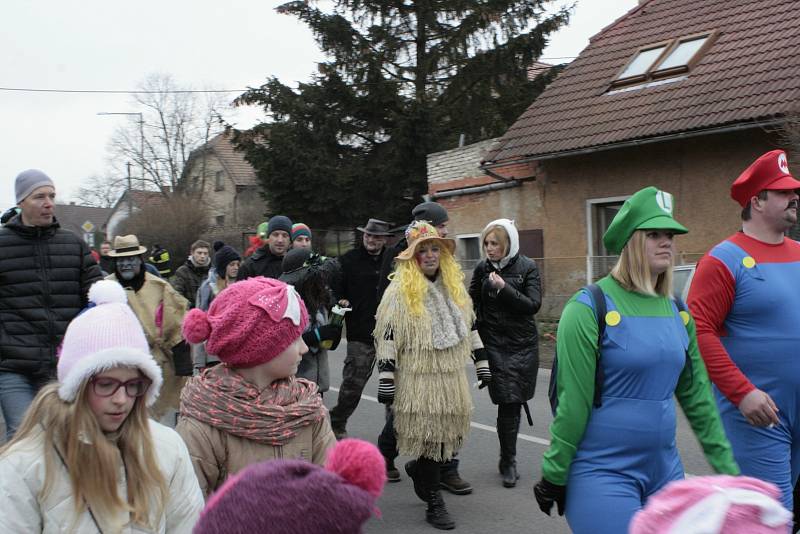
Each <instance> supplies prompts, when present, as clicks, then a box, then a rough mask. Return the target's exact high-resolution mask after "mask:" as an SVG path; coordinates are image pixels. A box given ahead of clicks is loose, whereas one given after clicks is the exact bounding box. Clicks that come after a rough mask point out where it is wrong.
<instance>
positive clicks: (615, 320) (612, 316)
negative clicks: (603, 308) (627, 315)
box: [606, 311, 622, 326]
mask: <svg viewBox="0 0 800 534" xmlns="http://www.w3.org/2000/svg"><path fill="white" fill-rule="evenodd" d="M621 320H622V316H621V315H620V314H619V312H618V311H610V312H608V313H607V314H606V324H607V325H608V326H617V325H618V324H619V322H620V321H621Z"/></svg>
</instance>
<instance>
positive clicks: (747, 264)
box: [742, 256, 756, 269]
mask: <svg viewBox="0 0 800 534" xmlns="http://www.w3.org/2000/svg"><path fill="white" fill-rule="evenodd" d="M742 265H744V266H745V267H747V268H748V269H752V268H753V267H755V266H756V260H754V259H753V258H752V257H751V256H745V257H744V258H742Z"/></svg>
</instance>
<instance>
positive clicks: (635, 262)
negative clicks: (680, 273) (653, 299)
mask: <svg viewBox="0 0 800 534" xmlns="http://www.w3.org/2000/svg"><path fill="white" fill-rule="evenodd" d="M648 231H649V230H636V231H635V232H633V234H632V235H631V237H630V239H628V242H627V243H626V244H625V247H623V249H622V253H621V254H620V256H619V260H617V264H616V265H614V268H613V269H611V276H613V277H614V279H615V280H616V281H617V282H619V284H620V285H621V286H622V287H624V288H625V289H627V290H628V291H635V292H637V293H642V294H644V295H651V296H662V297H672V266H673V265H674V262H675V259H674V256H673V259H672V260H671V261H670V266H669V268H668V269H667V270H666V271H664V272H663V273H661V274H660V275H658V278H656V283H655V285H653V279H652V274H651V273H650V263H649V262H648V261H647V252H646V250H647V249H646V246H647V245H646V243H647V232H648Z"/></svg>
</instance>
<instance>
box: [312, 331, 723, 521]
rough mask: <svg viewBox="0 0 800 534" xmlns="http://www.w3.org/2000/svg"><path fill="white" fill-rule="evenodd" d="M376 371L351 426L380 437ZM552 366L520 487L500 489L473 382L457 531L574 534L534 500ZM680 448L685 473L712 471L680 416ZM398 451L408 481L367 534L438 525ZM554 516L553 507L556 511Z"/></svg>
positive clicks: (450, 501) (521, 452) (455, 503)
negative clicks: (468, 489) (465, 489)
mask: <svg viewBox="0 0 800 534" xmlns="http://www.w3.org/2000/svg"><path fill="white" fill-rule="evenodd" d="M344 356H345V342H342V344H341V345H340V346H339V348H338V349H337V350H336V351H333V352H331V354H330V367H331V385H332V388H331V391H329V392H328V393H326V394H325V404H326V405H327V406H328V407H329V408H330V407H332V406H334V405H335V404H336V396H337V393H338V387H339V385H340V383H341V377H342V372H341V369H342V363H343V361H344ZM467 373H468V375H467V376H468V377H469V379H470V382H474V381H475V371H474V369H472V368H471V366H468V367H467ZM376 375H377V373H373V376H372V378H371V379H370V382H369V384H367V387H366V388H365V390H364V395H363V396H362V399H361V402H360V403H359V405H358V409H357V410H356V412H355V413H354V414H353V416H352V417H351V418H350V420H349V421H348V424H347V431H348V434H349V435H350V436H351V437H357V438H361V439H365V440H367V441H371V442H373V443H377V438H378V434H379V433H380V430H381V428H382V427H383V419H384V408H383V405H381V404H378V402H377V398H376V396H377V382H378V381H377V376H376ZM549 378H550V372H549V370H546V369H543V370H540V372H539V376H538V380H537V386H536V396H535V397H534V399H533V401H532V402H531V403H529V405H530V407H531V415H532V416H533V427H529V426H528V425H527V423H526V422H524V415H523V423H522V425H523V426H522V427H521V428H520V435H519V440H518V442H517V463H518V469H519V471H520V476H521V478H520V480H519V482H518V484H517V487H516V488H512V489H508V488H504V487H502V485H501V483H500V475H499V474H498V472H497V460H498V454H499V452H498V451H499V447H498V443H497V434H496V430H495V419H496V416H497V412H496V407H495V406H494V405H493V404H492V403H491V401H490V400H489V395H488V393H487V392H486V391H484V390H479V389H477V388H473V389H472V392H473V403H474V405H475V412H474V414H473V417H472V431H471V433H470V435H469V437H468V438H467V440H466V444H465V446H464V448H463V449H462V451H461V453H460V454H459V458H460V460H461V465H460V467H459V470H460V472H461V476H462V477H463V478H464V479H465V480H468V481H469V482H470V483H471V484H472V486H473V487H474V491H473V493H472V494H471V495H463V496H459V495H452V494H450V493H448V492H443V493H442V495H443V496H444V499H445V502H446V504H447V508H448V510H449V511H450V514H451V515H452V516H453V518H454V520H455V522H456V531H457V532H462V533H476V534H477V533H481V534H485V533H487V532H491V533H493V534H504V533H518V532H519V533H521V532H532V533H542V534H561V533H567V532H569V528H568V527H567V523H566V520H564V518H563V517H557V516H556V517H548V516H546V515H544V514H543V513H542V512H541V511H540V510H539V508H538V506H537V505H536V501H535V500H534V498H533V491H532V487H533V484H534V483H535V481H537V480H538V479H539V476H540V474H541V458H542V454H543V453H544V451H545V450H546V448H547V445H548V439H549V434H548V427H549V425H550V421H551V420H552V417H551V416H550V407H549V404H548V401H547V383H548V380H549ZM678 447H679V448H680V450H681V455H682V458H683V461H684V466H685V469H686V471H687V473H691V474H694V475H705V474H711V470H710V468H709V467H708V465H707V463H706V461H705V458H704V457H703V455H702V452H701V450H700V448H699V446H698V445H697V442H696V440H695V438H694V435H693V434H692V432H691V429H690V428H689V427H688V424H687V423H686V421H685V420H684V419H683V416H682V415H681V416H680V420H679V425H678ZM409 459H410V458H407V457H400V458H398V461H397V467H398V468H399V469H400V472H401V476H402V481H401V482H397V483H390V484H387V485H386V489H385V490H384V494H383V496H382V497H381V498H380V500H379V501H378V507H379V508H380V510H381V517H380V518H377V517H376V518H373V519H371V520H370V521H369V523H368V524H367V526H366V529H365V532H366V533H367V534H395V533H397V534H401V533H402V534H408V533H417V532H419V533H431V532H435V531H436V529H434V528H433V527H431V526H430V525H428V523H426V522H425V504H423V503H422V502H421V501H420V500H419V499H418V498H417V497H416V496H415V495H414V491H413V488H412V485H411V480H410V479H409V477H408V476H406V474H405V472H404V471H403V467H402V466H403V464H404V463H405V462H406V461H407V460H409ZM554 514H555V512H554Z"/></svg>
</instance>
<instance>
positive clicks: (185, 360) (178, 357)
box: [172, 341, 194, 376]
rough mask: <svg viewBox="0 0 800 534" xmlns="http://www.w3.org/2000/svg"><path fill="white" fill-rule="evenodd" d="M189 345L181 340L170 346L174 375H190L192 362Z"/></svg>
mask: <svg viewBox="0 0 800 534" xmlns="http://www.w3.org/2000/svg"><path fill="white" fill-rule="evenodd" d="M190 351H191V347H190V346H189V344H188V343H187V342H185V341H181V342H180V343H178V344H177V345H175V346H174V347H172V363H173V364H174V365H175V376H192V373H193V372H194V362H192V354H191V352H190Z"/></svg>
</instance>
